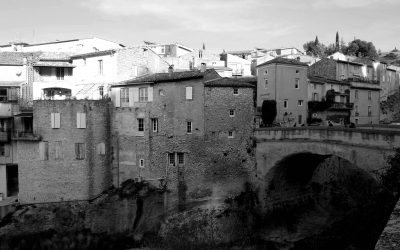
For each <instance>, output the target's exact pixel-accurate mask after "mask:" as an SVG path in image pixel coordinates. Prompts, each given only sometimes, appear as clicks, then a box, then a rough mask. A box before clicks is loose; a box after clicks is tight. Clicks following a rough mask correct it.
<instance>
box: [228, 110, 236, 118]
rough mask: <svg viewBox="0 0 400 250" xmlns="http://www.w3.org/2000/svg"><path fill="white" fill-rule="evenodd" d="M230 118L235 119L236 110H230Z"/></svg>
mask: <svg viewBox="0 0 400 250" xmlns="http://www.w3.org/2000/svg"><path fill="white" fill-rule="evenodd" d="M229 116H230V117H234V116H235V110H234V109H230V110H229Z"/></svg>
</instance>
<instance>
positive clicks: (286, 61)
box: [257, 57, 308, 67]
mask: <svg viewBox="0 0 400 250" xmlns="http://www.w3.org/2000/svg"><path fill="white" fill-rule="evenodd" d="M275 63H276V64H289V65H296V66H306V67H308V65H307V63H303V62H299V61H298V60H296V59H286V58H282V57H277V58H274V59H272V60H270V61H267V62H265V63H262V64H260V65H258V66H257V67H261V66H264V65H268V64H275Z"/></svg>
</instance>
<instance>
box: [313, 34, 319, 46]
mask: <svg viewBox="0 0 400 250" xmlns="http://www.w3.org/2000/svg"><path fill="white" fill-rule="evenodd" d="M318 44H319V40H318V36H316V37H315V41H314V45H318Z"/></svg>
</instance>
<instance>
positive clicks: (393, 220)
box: [375, 202, 400, 250]
mask: <svg viewBox="0 0 400 250" xmlns="http://www.w3.org/2000/svg"><path fill="white" fill-rule="evenodd" d="M399 248H400V202H398V203H397V205H396V207H395V209H394V210H393V213H392V215H391V216H390V219H389V221H388V223H387V225H386V227H385V230H383V233H382V235H381V237H380V238H379V241H378V243H377V244H376V247H375V250H396V249H399Z"/></svg>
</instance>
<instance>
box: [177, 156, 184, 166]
mask: <svg viewBox="0 0 400 250" xmlns="http://www.w3.org/2000/svg"><path fill="white" fill-rule="evenodd" d="M177 155H178V164H184V163H185V155H184V153H177Z"/></svg>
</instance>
